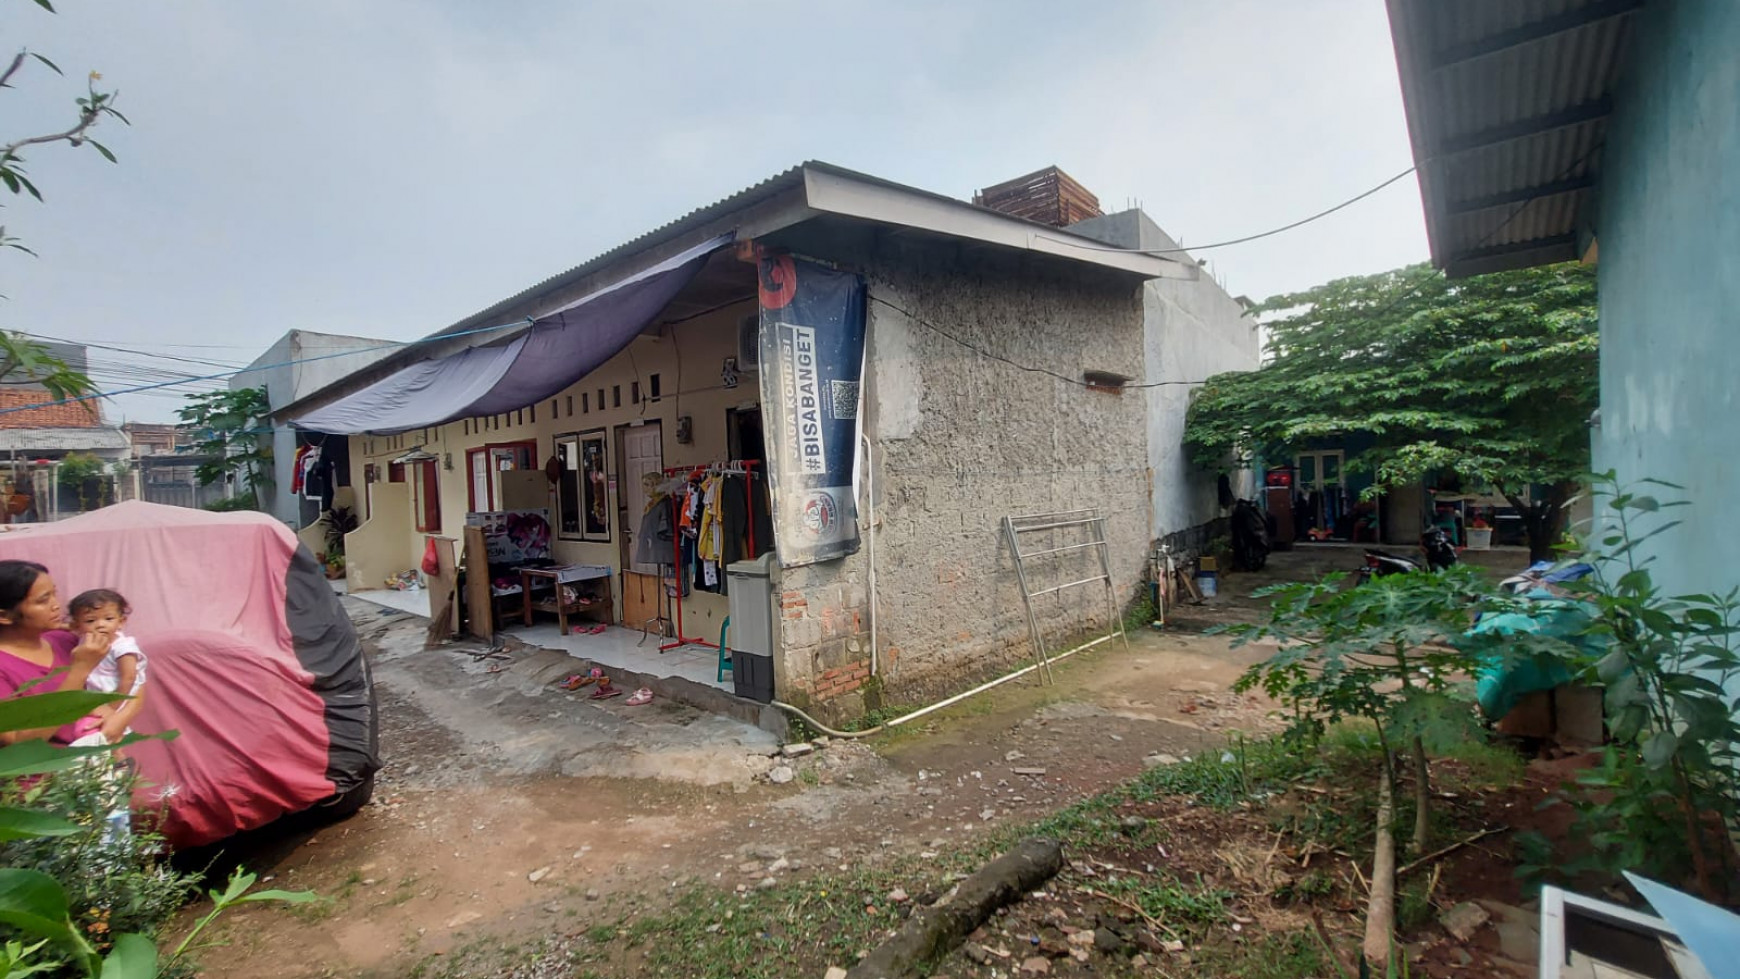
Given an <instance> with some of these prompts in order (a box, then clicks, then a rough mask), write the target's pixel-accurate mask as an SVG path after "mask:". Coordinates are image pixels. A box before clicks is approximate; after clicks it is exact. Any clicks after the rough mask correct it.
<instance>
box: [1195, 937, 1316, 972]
mask: <svg viewBox="0 0 1740 979" xmlns="http://www.w3.org/2000/svg"><path fill="white" fill-rule="evenodd" d="M1191 974H1193V975H1199V976H1226V977H1229V979H1230V977H1236V979H1322V977H1326V976H1339V975H1341V973H1340V972H1338V971H1337V970H1336V966H1335V965H1334V963H1332V962H1331V961H1330V959H1329V956H1328V955H1327V954H1326V953H1325V952H1324V950H1323V943H1322V942H1321V941H1319V940H1318V939H1317V937H1316V936H1315V935H1309V934H1306V933H1304V932H1291V933H1288V934H1284V935H1278V934H1270V935H1264V936H1262V937H1261V938H1258V939H1256V940H1255V941H1247V942H1240V943H1237V944H1230V945H1211V946H1208V947H1206V948H1204V949H1201V950H1199V952H1198V954H1197V956H1196V961H1195V963H1194V964H1193V966H1192V973H1191Z"/></svg>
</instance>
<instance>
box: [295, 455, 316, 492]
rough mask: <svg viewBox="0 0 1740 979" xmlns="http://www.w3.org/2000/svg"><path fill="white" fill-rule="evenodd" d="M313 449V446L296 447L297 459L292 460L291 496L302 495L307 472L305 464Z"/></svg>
mask: <svg viewBox="0 0 1740 979" xmlns="http://www.w3.org/2000/svg"><path fill="white" fill-rule="evenodd" d="M313 449H314V446H312V445H299V446H297V447H296V457H295V458H294V459H292V460H290V495H292V496H301V495H302V480H303V476H304V474H305V473H306V472H307V469H306V468H305V467H304V465H303V464H304V463H305V462H306V461H307V459H308V453H309V452H310V451H312V450H313Z"/></svg>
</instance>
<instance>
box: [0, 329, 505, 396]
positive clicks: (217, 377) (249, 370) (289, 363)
mask: <svg viewBox="0 0 1740 979" xmlns="http://www.w3.org/2000/svg"><path fill="white" fill-rule="evenodd" d="M531 322H532V320H531V318H530V317H528V318H526V319H523V320H515V321H514V322H512V323H502V324H498V325H496V326H484V327H479V328H477V329H475V330H462V331H460V332H458V333H443V334H438V335H436V336H432V337H423V338H422V339H420V340H408V341H398V342H393V343H383V344H381V345H380V346H377V347H359V348H358V349H355V350H343V351H339V352H338V353H331V354H321V355H320V356H318V357H302V358H298V359H296V360H284V361H279V362H278V363H275V364H260V365H258V366H255V367H244V368H241V369H240V370H232V371H224V372H222V373H218V374H201V375H189V376H187V377H184V378H181V379H179V380H171V381H159V382H157V383H154V384H143V385H139V386H137V387H131V388H122V389H121V390H119V391H98V392H94V393H92V394H85V395H79V396H76V397H71V398H58V399H55V400H50V401H39V402H37V403H35V404H28V405H19V406H17V407H15V408H0V415H10V414H12V413H13V412H18V411H31V410H34V409H36V408H52V407H54V406H55V405H64V404H76V403H78V402H80V401H89V400H91V399H93V398H116V397H119V396H121V395H123V394H142V393H145V392H147V391H156V390H160V389H162V388H169V387H179V386H181V385H184V384H190V383H193V382H195V381H222V380H228V379H229V378H232V377H239V376H241V375H243V374H254V373H258V372H260V371H269V370H274V369H276V368H279V367H293V366H295V365H297V364H310V363H314V362H315V361H321V360H332V359H333V358H335V357H351V356H355V355H356V354H362V353H369V352H370V351H375V350H391V349H399V348H405V347H413V346H417V345H419V344H424V343H435V342H438V341H443V340H454V339H458V338H459V337H465V336H475V335H477V334H479V333H494V332H497V331H499V330H511V329H516V328H518V327H523V326H527V325H529V324H531Z"/></svg>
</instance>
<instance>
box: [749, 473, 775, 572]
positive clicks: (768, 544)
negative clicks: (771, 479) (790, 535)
mask: <svg viewBox="0 0 1740 979" xmlns="http://www.w3.org/2000/svg"><path fill="white" fill-rule="evenodd" d="M747 488H748V491H749V520H750V522H751V523H752V524H754V526H755V534H754V537H755V548H754V550H755V553H753V554H750V555H749V557H750V558H751V559H754V558H758V557H760V556H762V555H763V554H766V553H767V552H768V551H771V550H773V497H772V496H771V495H769V494H768V492H767V479H766V477H765V476H764V475H763V474H761V473H759V472H757V473H753V474H751V475H750V477H749V480H748V487H747Z"/></svg>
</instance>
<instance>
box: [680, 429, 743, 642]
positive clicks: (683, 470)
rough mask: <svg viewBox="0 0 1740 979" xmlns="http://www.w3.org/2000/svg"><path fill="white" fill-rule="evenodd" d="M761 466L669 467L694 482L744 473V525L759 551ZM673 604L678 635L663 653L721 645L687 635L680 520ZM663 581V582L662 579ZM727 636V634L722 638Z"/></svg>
mask: <svg viewBox="0 0 1740 979" xmlns="http://www.w3.org/2000/svg"><path fill="white" fill-rule="evenodd" d="M759 465H761V463H759V462H756V461H755V460H753V459H735V460H732V461H730V462H712V463H704V464H702V465H698V466H670V467H668V468H666V469H665V471H664V473H665V476H666V478H671V477H676V476H681V477H683V480H684V481H685V482H690V481H693V480H695V479H698V478H700V477H702V476H742V477H743V492H744V494H745V499H744V512H745V513H747V514H748V520H747V521H746V523H747V526H746V527H745V528H744V534H745V541H746V542H747V543H748V545H749V553H751V554H754V553H755V467H756V466H759ZM671 529H672V534H671V569H672V572H673V578H672V582H671V593H670V595H671V604H672V605H673V606H675V609H676V612H675V614H674V615H673V616H672V618H673V619H674V620H675V625H676V633H677V634H676V636H674V637H673V638H672V639H671V641H670V642H667V643H665V644H663V645H661V646H659V652H661V653H664V652H669V651H670V650H673V649H677V648H679V647H682V646H705V647H707V648H708V649H719V648H721V647H720V646H719V644H718V643H713V642H708V641H707V640H705V639H702V638H701V637H699V636H685V635H683V532H682V530H681V529H680V528H679V527H678V522H677V521H672V524H671ZM720 564H721V567H720V568H719V573H720V574H724V573H725V568H724V567H723V564H724V562H720ZM661 584H662V582H661ZM721 638H723V637H721Z"/></svg>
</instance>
